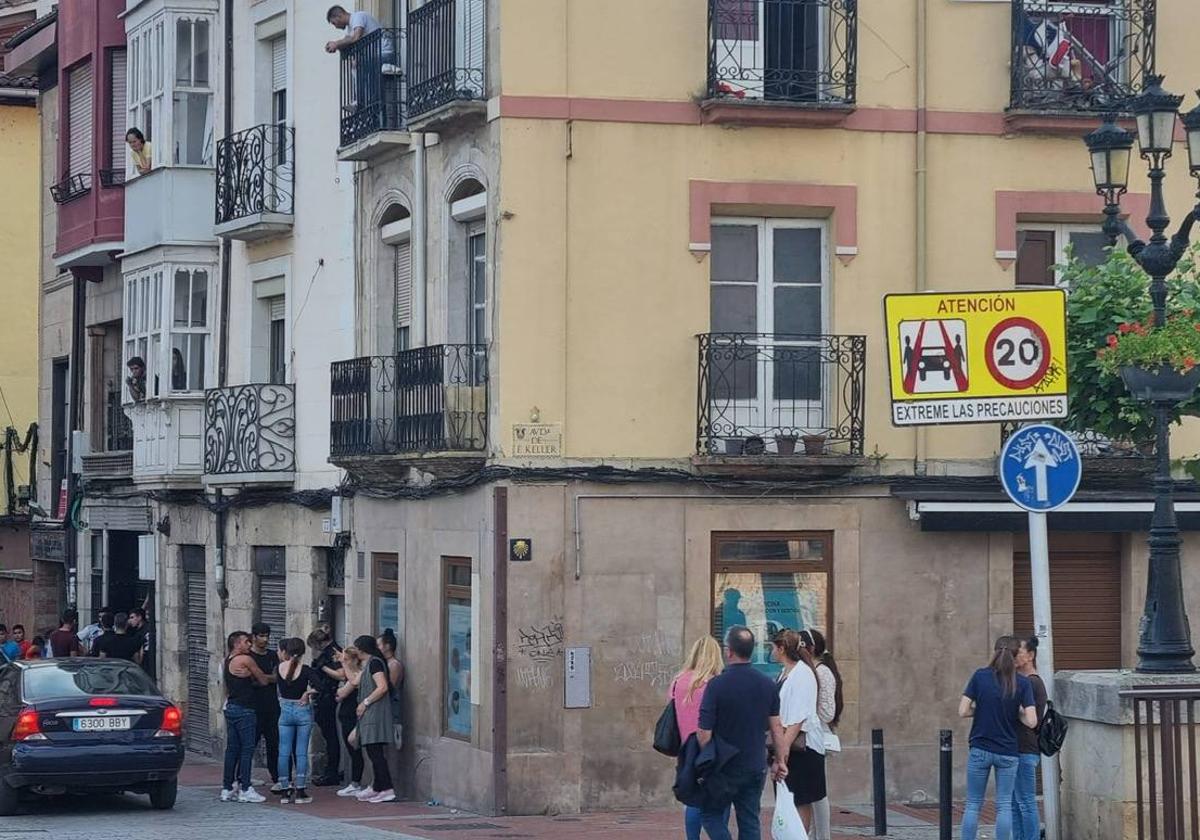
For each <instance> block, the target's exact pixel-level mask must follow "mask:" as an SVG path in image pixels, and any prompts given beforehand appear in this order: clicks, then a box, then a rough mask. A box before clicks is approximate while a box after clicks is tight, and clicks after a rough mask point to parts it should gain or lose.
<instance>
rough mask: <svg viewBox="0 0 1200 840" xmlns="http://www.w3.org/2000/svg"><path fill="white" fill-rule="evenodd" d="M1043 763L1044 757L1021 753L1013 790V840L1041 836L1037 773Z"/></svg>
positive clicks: (1033, 839) (1032, 839)
mask: <svg viewBox="0 0 1200 840" xmlns="http://www.w3.org/2000/svg"><path fill="white" fill-rule="evenodd" d="M1041 763H1042V757H1041V756H1040V755H1038V754H1037V753H1021V758H1020V761H1019V762H1018V764H1017V783H1016V785H1015V786H1014V788H1013V840H1038V837H1039V836H1040V834H1041V825H1040V824H1039V823H1040V822H1041V821H1040V819H1039V818H1038V803H1037V772H1038V765H1040V764H1041Z"/></svg>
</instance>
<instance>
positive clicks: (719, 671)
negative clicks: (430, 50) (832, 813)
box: [669, 625, 843, 840]
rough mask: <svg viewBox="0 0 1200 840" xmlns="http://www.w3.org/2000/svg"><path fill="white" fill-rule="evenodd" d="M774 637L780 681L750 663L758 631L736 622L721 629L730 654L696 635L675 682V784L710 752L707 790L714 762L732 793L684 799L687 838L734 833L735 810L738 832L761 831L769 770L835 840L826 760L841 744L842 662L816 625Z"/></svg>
mask: <svg viewBox="0 0 1200 840" xmlns="http://www.w3.org/2000/svg"><path fill="white" fill-rule="evenodd" d="M771 642H772V647H771V658H772V660H773V661H775V662H776V663H778V664H779V665H780V666H781V669H782V670H781V672H780V674H779V678H778V679H777V680H775V681H774V682H773V681H772V680H771V679H770V677H768V676H766V675H765V674H763V673H761V672H760V671H758V670H757V669H756V668H755V667H754V665H753V664H751V660H752V658H753V656H754V651H755V644H756V642H755V638H754V633H753V632H751V631H750V630H749V629H748V628H746V627H743V626H740V625H738V626H733V627H730V628H729V629H728V631H727V632H726V634H725V642H724V656H722V648H721V645H719V644H718V643H717V642H716V640H715V639H713V638H712V637H711V636H704V637H703V638H701V639H698V640H697V641H696V642H695V643H694V644H693V645H692V647H691V650H690V652H689V654H688V657H687V661H686V663H685V664H684V668H683V670H682V671H681V672H680V673H679V674H678V675H677V676H676V677H675V679H674V681H672V683H671V687H670V690H669V698H670V700H671V702H672V703H673V705H674V708H675V716H676V721H677V723H678V726H679V734H680V738H681V739H682V740H683V742H684V749H683V751H682V752H681V754H680V761H679V764H680V766H679V774H680V775H679V780H678V781H677V784H676V789H677V792H679V789H680V788H681V786H686V785H687V784H688V782H687V778H688V777H689V776H690V775H691V774H692V773H693V772H694V767H695V765H696V764H698V763H700V762H708V761H711V762H713V764H712V765H710V770H709V771H708V780H707V784H708V785H709V786H710V789H711V787H712V782H713V773H714V770H713V769H711V768H712V767H715V768H717V769H716V770H715V772H716V773H717V774H719V776H720V779H719V784H720V786H721V788H722V789H723V790H725V791H726V793H727V795H726V796H724V797H721V799H720V800H713V799H711V798H709V799H708V800H707V802H706V804H705V805H703V806H691V805H689V806H687V807H685V809H684V830H685V834H686V836H687V838H688V840H699V838H700V836H701V832H702V831H703V832H705V833H707V834H708V836H709V837H710V838H711V839H712V840H731V838H732V834H731V833H730V830H729V816H730V811H731V810H733V811H734V812H735V817H736V822H737V827H738V838H739V840H759V837H760V836H761V823H760V820H761V817H760V815H759V809H760V806H761V802H762V791H763V786H764V784H765V782H766V779H767V775H768V769H769V771H770V776H771V778H773V779H775V780H780V781H783V782H784V783H785V784H786V786H787V790H788V792H789V793H790V795H791V796H792V797H793V800H794V802H795V804H796V807H797V810H798V811H799V813H800V816H801V819H802V820H803V821H804V824H805V827H806V829H807V830H808V831H809V833H810V836H812V837H814V838H816V840H829V837H830V825H829V800H828V798H827V797H826V790H825V787H826V786H825V762H826V756H827V755H828V754H829V753H831V752H836V751H839V750H840V749H841V745H840V742H839V740H838V737H837V735H836V734H835V730H836V728H837V724H838V721H839V719H840V718H841V714H842V705H843V704H842V689H841V679H840V676H839V674H838V670H837V664H836V662H835V661H834V659H833V655H832V653H831V652H830V651H829V650H828V649H827V646H826V641H825V637H824V636H823V635H822V634H821V633H820V632H819V631H817V630H814V629H806V630H782V631H780V632H778V633H777V634H776V635H775V636H774V637H773V638H772V640H771ZM693 735H694V736H695V741H694V743H691V740H690V739H691V738H692V736H693Z"/></svg>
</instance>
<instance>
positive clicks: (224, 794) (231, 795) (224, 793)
mask: <svg viewBox="0 0 1200 840" xmlns="http://www.w3.org/2000/svg"><path fill="white" fill-rule="evenodd" d="M221 801H222V802H235V801H237V791H234V790H230V789H229V788H222V789H221Z"/></svg>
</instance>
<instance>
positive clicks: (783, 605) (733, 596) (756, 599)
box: [713, 571, 829, 677]
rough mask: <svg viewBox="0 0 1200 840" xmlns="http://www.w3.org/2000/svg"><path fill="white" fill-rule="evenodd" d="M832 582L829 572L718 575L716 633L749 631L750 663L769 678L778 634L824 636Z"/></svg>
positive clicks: (775, 671)
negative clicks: (752, 642) (805, 632)
mask: <svg viewBox="0 0 1200 840" xmlns="http://www.w3.org/2000/svg"><path fill="white" fill-rule="evenodd" d="M828 584H829V576H828V574H827V573H826V572H736V571H722V572H717V574H716V576H715V578H714V580H713V599H714V604H713V607H714V608H713V633H714V634H715V635H716V636H717V637H718V638H721V637H724V635H725V629H726V628H727V627H730V626H731V625H734V624H741V625H744V626H746V627H748V628H750V630H751V632H753V633H754V638H755V641H756V644H755V650H754V656H753V657H752V659H751V662H752V663H753V664H754V666H755V667H756V668H758V669H759V670H761V671H762V672H763V673H765V674H767V675H769V676H772V677H773V676H775V675H777V674H778V673H779V671H780V666H779V665H778V664H776V663H774V662H772V661H771V638H772V637H773V636H774V635H775V634H776V633H778V632H779V631H780V630H805V629H808V628H816V629H817V630H820V631H821V632H822V633H824V632H826V626H827V618H826V605H827V604H828V595H829V593H828Z"/></svg>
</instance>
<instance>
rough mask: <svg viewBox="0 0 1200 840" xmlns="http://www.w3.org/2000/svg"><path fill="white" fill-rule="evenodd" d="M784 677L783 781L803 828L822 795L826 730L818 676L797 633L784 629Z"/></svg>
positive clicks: (781, 707)
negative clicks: (818, 699)
mask: <svg viewBox="0 0 1200 840" xmlns="http://www.w3.org/2000/svg"><path fill="white" fill-rule="evenodd" d="M775 644H776V646H777V647H778V648H779V650H780V653H781V654H782V657H783V660H784V671H785V672H786V676H785V678H784V681H783V688H782V689H780V692H779V720H780V723H782V724H783V727H784V735H783V747H784V748H786V749H787V751H788V753H787V756H788V758H787V768H788V773H787V778H786V779H785V782H786V784H787V787H788V790H790V791H791V792H792V796H793V798H794V800H795V803H796V810H797V811H799V812H800V818H801V819H802V820H803V821H804V826H805V828H811V827H812V826H813V808H812V806H813V803H816V802H820V801H821V800H822V799H824V798H825V730H824V727H823V726H822V725H821V718H820V716H819V715H818V713H817V694H818V689H817V675H816V671H815V670H814V663H813V659H812V655H811V654H810V653H809V652H808V651H807V650H806V649H805V647H804V643H803V641H802V640H801V638H800V634H799V633H797V632H796V631H794V630H784V631H783V632H782V633H780V634H779V635H777V636H776V637H775Z"/></svg>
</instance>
